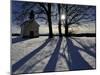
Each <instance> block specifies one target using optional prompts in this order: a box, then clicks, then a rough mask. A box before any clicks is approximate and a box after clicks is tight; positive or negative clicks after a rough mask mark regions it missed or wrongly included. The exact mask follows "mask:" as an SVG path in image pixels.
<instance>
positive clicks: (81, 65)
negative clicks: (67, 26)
mask: <svg viewBox="0 0 100 75" xmlns="http://www.w3.org/2000/svg"><path fill="white" fill-rule="evenodd" d="M66 40H67V46H68V55H69V56H68V57H69V60H68V61H69V65H68V66H69V69H70V70H85V69H92V67H91V66H90V65H89V64H88V63H87V62H86V61H85V60H84V59H83V58H82V56H81V55H80V53H79V50H80V48H78V47H77V46H75V45H74V44H73V42H72V41H71V40H70V39H69V38H67V39H66ZM68 61H67V62H68Z"/></svg>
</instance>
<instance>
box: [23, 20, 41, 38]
mask: <svg viewBox="0 0 100 75" xmlns="http://www.w3.org/2000/svg"><path fill="white" fill-rule="evenodd" d="M21 36H22V37H23V38H25V37H27V38H36V37H39V24H38V23H37V22H36V21H35V20H33V19H30V20H27V21H25V22H24V23H23V24H22V25H21Z"/></svg>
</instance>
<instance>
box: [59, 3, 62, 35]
mask: <svg viewBox="0 0 100 75" xmlns="http://www.w3.org/2000/svg"><path fill="white" fill-rule="evenodd" d="M58 15H59V21H58V30H59V35H60V36H62V32H61V5H60V4H58Z"/></svg>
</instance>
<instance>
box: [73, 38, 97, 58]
mask: <svg viewBox="0 0 100 75" xmlns="http://www.w3.org/2000/svg"><path fill="white" fill-rule="evenodd" d="M73 40H75V41H76V42H77V43H79V44H80V45H81V46H82V47H83V48H84V49H81V48H80V50H82V51H85V52H86V53H88V54H89V55H91V56H93V57H95V58H96V54H95V53H93V52H92V51H90V49H89V48H90V47H86V46H84V45H83V44H82V43H80V42H79V41H77V40H76V39H74V38H73Z"/></svg>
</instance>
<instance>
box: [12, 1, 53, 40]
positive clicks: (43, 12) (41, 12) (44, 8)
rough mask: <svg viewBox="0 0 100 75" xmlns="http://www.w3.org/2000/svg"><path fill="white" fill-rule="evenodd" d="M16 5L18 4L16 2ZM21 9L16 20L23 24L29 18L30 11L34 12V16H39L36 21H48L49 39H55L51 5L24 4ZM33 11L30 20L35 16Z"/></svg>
mask: <svg viewBox="0 0 100 75" xmlns="http://www.w3.org/2000/svg"><path fill="white" fill-rule="evenodd" d="M20 3H21V2H20ZM15 4H16V1H15ZM21 8H22V9H21ZM21 8H20V10H21V11H20V12H17V15H16V18H15V20H17V21H20V22H21V23H22V22H23V21H24V19H25V18H27V15H28V13H29V11H30V10H33V11H34V14H35V15H37V16H36V17H35V19H43V20H46V22H47V23H48V27H49V37H50V38H52V37H53V31H52V20H51V16H52V12H51V3H32V2H22V3H21ZM37 9H38V10H37ZM33 11H31V12H30V17H29V18H30V19H32V18H33V16H34V14H32V13H33ZM14 13H15V12H14ZM22 20H23V21H22Z"/></svg>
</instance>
